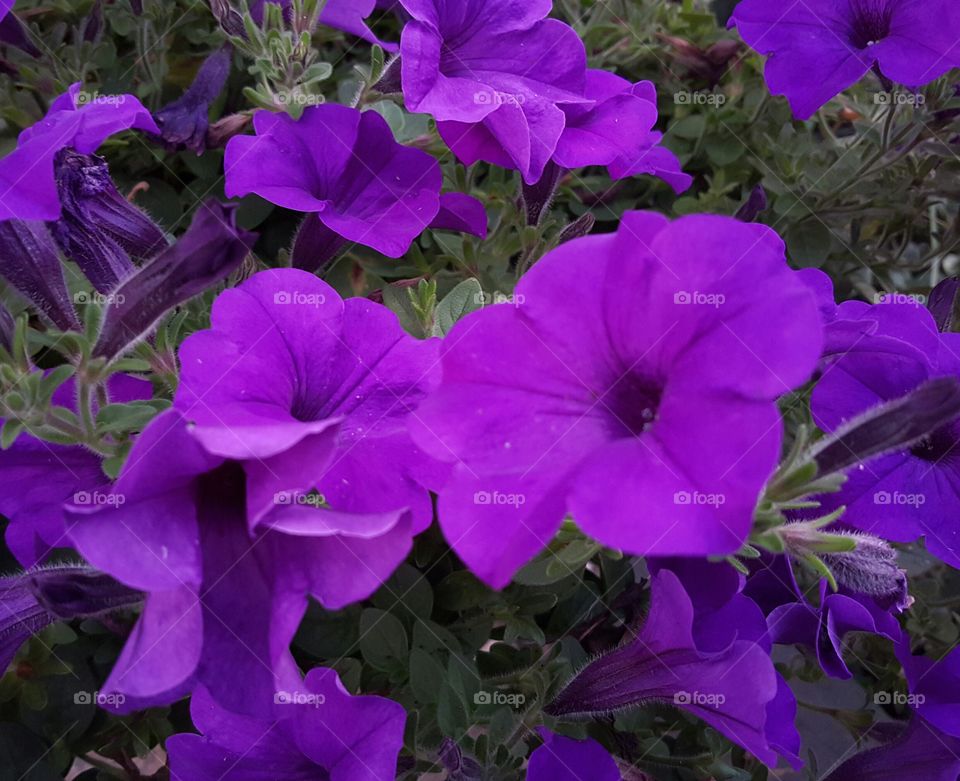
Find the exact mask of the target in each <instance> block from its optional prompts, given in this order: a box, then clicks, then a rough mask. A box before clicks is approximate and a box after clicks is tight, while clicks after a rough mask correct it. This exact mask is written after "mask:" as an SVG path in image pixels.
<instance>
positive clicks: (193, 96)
mask: <svg viewBox="0 0 960 781" xmlns="http://www.w3.org/2000/svg"><path fill="white" fill-rule="evenodd" d="M231 58H232V49H231V48H230V47H229V46H224V47H222V48H220V49H218V50H217V51H215V52H214V53H213V54H211V55H210V56H209V57H207V58H206V59H205V60H204V61H203V64H202V65H201V66H200V69H199V70H198V71H197V75H196V77H195V78H194V80H193V83H192V84H191V85H190V86H189V87H188V88H187V90H186V92H184V93H183V95H181V96H180V97H179V98H177V99H176V100H175V101H173V102H172V103H168V104H167V105H166V106H164V107H163V108H161V109H160V110H159V111H158V112H157V113H156V114H155V115H154V119H155V120H156V122H157V125H158V126H159V127H160V140H161V141H162V142H163V143H164V144H165V145H166V146H167V147H169V148H171V149H179V148H181V147H186V148H187V149H190V150H192V151H194V152H196V153H197V154H198V155H199V154H202V153H203V152H204V151H205V150H206V148H207V128H208V127H209V126H210V121H209V114H210V104H211V103H213V102H214V101H215V100H216V99H217V98H218V97H219V95H220V93H221V92H222V91H223V87H224V85H225V84H226V83H227V77H228V76H229V75H230V60H231Z"/></svg>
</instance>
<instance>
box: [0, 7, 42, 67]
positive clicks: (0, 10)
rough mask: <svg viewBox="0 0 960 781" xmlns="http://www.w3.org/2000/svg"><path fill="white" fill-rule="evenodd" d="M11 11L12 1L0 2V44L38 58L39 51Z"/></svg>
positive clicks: (21, 23) (25, 28)
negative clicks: (13, 47)
mask: <svg viewBox="0 0 960 781" xmlns="http://www.w3.org/2000/svg"><path fill="white" fill-rule="evenodd" d="M12 10H13V0H0V43H5V44H7V45H8V46H16V47H17V48H18V49H22V50H23V51H25V52H26V53H27V54H29V55H30V56H31V57H40V56H41V55H42V54H43V52H41V51H40V49H38V48H37V47H36V45H35V44H34V43H33V41H32V40H31V39H30V32H29V30H28V29H27V27H26V25H25V24H23V22H21V21H20V20H19V19H17V17H16V16H14V15H13V14H12V13H10V12H11V11H12Z"/></svg>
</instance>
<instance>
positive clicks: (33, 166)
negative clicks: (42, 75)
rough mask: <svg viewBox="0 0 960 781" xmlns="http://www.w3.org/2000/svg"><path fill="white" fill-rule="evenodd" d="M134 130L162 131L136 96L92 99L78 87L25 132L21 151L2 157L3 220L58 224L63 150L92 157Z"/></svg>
mask: <svg viewBox="0 0 960 781" xmlns="http://www.w3.org/2000/svg"><path fill="white" fill-rule="evenodd" d="M130 128H134V129H137V130H144V131H146V132H149V133H159V132H160V130H159V128H158V127H157V126H156V124H155V123H154V121H153V118H152V117H151V116H150V112H149V111H147V109H146V108H144V107H143V105H142V104H141V103H140V101H139V100H137V99H136V98H135V97H134V96H133V95H99V94H93V95H90V94H88V93H85V92H82V91H81V89H80V84H79V83H77V84H73V85H72V86H71V87H70V89H69V90H68V91H67V92H66V93H64V94H63V95H61V96H60V97H58V98H57V99H56V100H55V101H53V103H51V104H50V110H49V111H47V115H46V116H45V117H44V118H43V119H42V120H40V121H39V122H37V123H36V124H35V125H33V126H32V127H28V128H27V129H26V130H24V131H23V132H22V133H21V134H20V136H19V138H18V139H17V148H16V149H14V150H13V151H12V152H11V153H10V154H8V155H7V156H6V157H4V158H3V159H0V220H11V219H20V220H56V219H57V218H58V217H59V216H60V200H59V198H58V197H57V184H56V180H55V178H54V167H53V163H54V158H55V157H56V155H57V152H58V151H59V150H61V149H64V148H66V147H70V148H72V149H74V150H76V151H77V152H80V153H81V154H92V153H93V152H96V151H97V148H98V147H99V146H100V144H102V143H103V142H104V140H106V139H107V138H109V137H110V136H112V135H114V134H115V133H119V132H120V131H122V130H128V129H130Z"/></svg>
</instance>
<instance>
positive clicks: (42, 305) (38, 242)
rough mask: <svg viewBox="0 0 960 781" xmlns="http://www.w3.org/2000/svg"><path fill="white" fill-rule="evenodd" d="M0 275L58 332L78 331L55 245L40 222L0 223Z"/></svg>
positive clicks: (78, 324) (11, 221)
mask: <svg viewBox="0 0 960 781" xmlns="http://www.w3.org/2000/svg"><path fill="white" fill-rule="evenodd" d="M0 276H2V277H3V278H4V279H5V280H6V281H7V282H9V283H10V284H11V285H12V286H13V287H14V289H16V290H17V291H18V292H19V293H21V294H22V295H23V296H24V297H25V298H26V299H27V300H28V301H30V303H32V304H33V305H34V306H35V307H36V308H37V309H38V310H39V312H40V313H41V314H42V315H43V316H44V317H45V318H46V319H47V320H49V321H50V322H51V323H53V324H54V325H55V326H56V327H57V328H59V329H60V330H61V331H70V330H77V331H78V330H80V323H79V321H78V320H77V313H76V311H75V310H74V308H73V303H72V302H71V300H70V293H69V292H68V291H67V281H66V279H65V278H64V276H63V266H62V265H61V264H60V255H59V254H58V253H57V246H56V244H54V242H53V238H52V237H51V236H50V231H48V230H47V227H46V226H45V225H44V224H43V223H42V222H33V221H30V222H23V221H21V220H5V221H2V222H0Z"/></svg>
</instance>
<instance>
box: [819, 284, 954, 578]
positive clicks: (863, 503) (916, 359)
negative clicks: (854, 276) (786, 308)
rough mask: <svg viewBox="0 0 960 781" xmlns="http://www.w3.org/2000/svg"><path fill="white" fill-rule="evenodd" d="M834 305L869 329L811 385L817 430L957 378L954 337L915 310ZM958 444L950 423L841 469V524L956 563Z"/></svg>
mask: <svg viewBox="0 0 960 781" xmlns="http://www.w3.org/2000/svg"><path fill="white" fill-rule="evenodd" d="M837 309H838V313H839V315H838V316H839V317H840V318H841V319H843V320H846V321H861V322H869V323H871V324H872V325H874V326H875V331H874V333H872V334H871V335H869V336H867V337H865V338H863V339H861V340H860V341H859V342H858V344H857V346H856V349H853V350H850V351H848V352H846V353H844V354H840V355H839V356H836V357H835V358H834V359H833V360H832V361H831V362H830V364H829V370H828V371H826V372H825V373H824V376H823V378H822V379H821V380H820V381H819V383H818V384H817V386H816V388H815V389H814V392H813V396H812V401H811V406H812V409H813V414H814V419H815V420H816V422H817V424H818V425H819V426H820V427H821V428H823V429H824V430H825V431H828V432H833V431H836V430H837V429H840V428H841V427H842V426H844V425H845V424H846V423H847V422H848V421H849V420H852V419H854V418H856V417H857V416H859V415H860V414H862V413H863V412H865V411H867V410H870V409H871V408H873V407H876V406H878V405H881V404H883V403H885V402H888V401H891V400H894V399H898V398H900V397H902V396H905V395H906V394H907V393H908V392H909V391H911V390H913V389H914V388H917V387H918V386H920V385H921V384H923V383H924V382H925V381H927V380H929V379H931V378H935V377H942V376H954V377H956V376H958V375H960V358H958V356H960V335H957V334H952V333H948V334H940V333H938V332H937V328H936V324H935V322H934V320H933V317H932V316H931V315H930V313H929V312H927V311H926V310H925V309H924V308H923V307H921V306H919V305H915V304H906V303H882V304H875V305H869V304H864V303H860V302H856V301H851V302H847V303H844V304H841V305H840V306H839V307H838V308H837ZM958 442H960V422H958V421H956V420H955V421H953V422H950V423H946V424H945V425H943V426H941V427H940V428H938V429H937V430H935V431H934V432H933V433H932V434H930V435H929V436H927V437H924V438H923V439H922V440H920V441H919V442H917V443H916V444H914V445H913V446H911V447H909V448H908V449H903V450H900V451H898V452H895V453H887V454H885V455H880V456H879V457H876V458H873V459H871V460H869V461H867V462H866V463H864V464H863V465H862V466H863V468H857V469H851V470H849V472H848V473H847V477H848V479H847V482H846V483H845V484H844V486H843V489H842V490H841V492H840V493H839V494H836V495H834V496H833V497H831V498H832V499H833V500H835V501H836V503H837V505H838V506H839V505H840V504H843V505H846V507H847V511H846V513H845V514H844V516H843V522H844V524H846V525H848V526H852V527H854V528H856V529H860V530H862V531H865V532H868V533H870V534H873V535H875V536H877V537H881V538H882V539H885V540H889V541H891V542H912V541H914V540H916V539H918V538H919V537H925V538H926V544H927V548H928V549H929V550H930V552H931V553H933V554H934V555H935V556H937V557H939V558H941V559H942V560H944V561H946V562H947V563H949V564H951V565H953V566H960V526H958V525H957V524H956V523H955V522H954V512H953V508H954V507H955V506H956V503H957V501H958V500H960V493H958V491H957V489H956V487H955V486H956V485H957V484H958V483H957V477H958V472H957V469H958V464H960V462H958V460H957V457H958V454H960V450H958V447H957V445H958Z"/></svg>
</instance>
